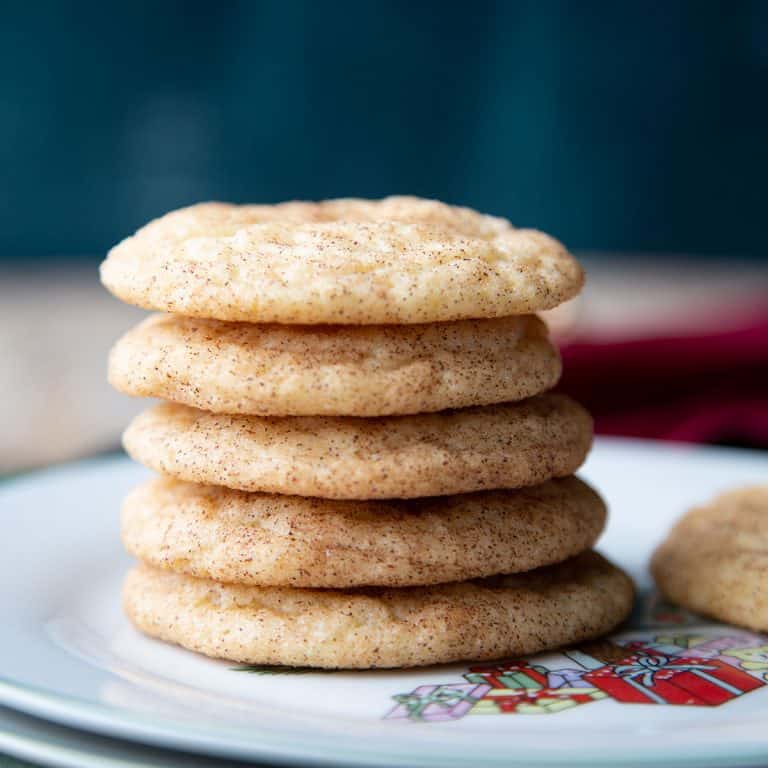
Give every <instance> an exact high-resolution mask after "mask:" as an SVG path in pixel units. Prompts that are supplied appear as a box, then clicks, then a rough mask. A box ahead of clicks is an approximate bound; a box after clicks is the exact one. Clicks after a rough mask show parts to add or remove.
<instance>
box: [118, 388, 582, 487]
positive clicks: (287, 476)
mask: <svg viewBox="0 0 768 768" xmlns="http://www.w3.org/2000/svg"><path fill="white" fill-rule="evenodd" d="M123 442H124V445H125V448H126V450H127V451H128V453H129V454H130V455H131V456H132V457H133V458H134V459H136V460H137V461H140V462H141V463H142V464H145V465H146V466H148V467H151V468H152V469H155V470H157V471H158V472H161V473H163V474H166V475H170V476H172V477H177V478H180V479H182V480H189V481H192V482H196V483H211V484H213V485H223V486H226V487H227V488H237V489H240V490H244V491H267V492H269V493H285V494H297V495H300V496H320V497H323V498H332V499H389V498H415V497H419V496H444V495H447V494H452V493H465V492H468V491H477V490H482V489H490V488H518V487H521V486H526V485H534V484H536V483H540V482H543V481H544V480H549V479H550V478H552V477H563V476H565V475H570V474H572V473H573V472H575V471H576V470H577V469H578V468H579V467H580V466H581V464H582V463H583V461H584V459H585V458H586V455H587V452H588V451H589V448H590V445H591V442H592V419H591V417H590V415H589V413H587V411H586V410H584V408H582V407H581V406H580V405H578V403H576V402H574V401H573V400H571V399H570V398H569V397H567V396H565V395H558V394H545V395H539V396H538V397H534V398H531V399H530V400H524V401H523V402H520V403H504V404H502V405H488V406H484V407H477V408H464V409H462V410H457V411H442V412H440V413H428V414H420V415H414V416H387V417H381V418H376V419H360V418H356V417H345V416H292V417H291V416H289V417H284V418H277V417H264V416H227V415H217V414H212V413H208V412H206V411H199V410H196V409H194V408H188V407H186V406H183V405H173V404H170V403H164V404H161V405H158V406H155V407H154V408H151V409H150V410H148V411H145V412H144V413H142V414H140V415H139V416H137V417H136V418H135V419H134V421H133V423H132V424H131V425H130V426H129V427H128V429H127V431H126V433H125V436H124V439H123Z"/></svg>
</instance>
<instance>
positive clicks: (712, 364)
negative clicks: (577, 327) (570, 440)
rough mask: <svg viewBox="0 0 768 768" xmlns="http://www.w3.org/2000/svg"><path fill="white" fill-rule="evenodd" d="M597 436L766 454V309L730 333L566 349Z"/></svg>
mask: <svg viewBox="0 0 768 768" xmlns="http://www.w3.org/2000/svg"><path fill="white" fill-rule="evenodd" d="M562 352H563V365H564V372H563V379H562V381H561V384H560V386H559V389H560V390H561V391H564V392H567V393H568V394H570V395H573V397H575V398H576V399H577V400H579V401H580V402H581V403H583V404H584V405H585V406H586V407H587V408H589V410H590V411H591V412H592V414H593V416H594V417H595V429H596V431H597V432H598V433H602V434H611V435H629V436H635V437H654V438H660V439H667V440H683V441H690V442H708V443H718V442H720V443H737V444H743V445H751V446H756V447H764V448H768V309H766V312H765V313H763V314H760V315H759V316H757V317H753V318H750V319H748V320H745V321H744V322H742V323H741V324H740V325H739V326H738V327H735V328H733V327H731V328H729V329H728V330H724V331H718V330H712V331H708V332H701V333H699V334H697V335H685V336H672V335H670V336H664V337H657V338H648V339H637V340H632V341H623V342H622V341H618V342H617V341H611V342H595V341H592V342H590V341H588V340H585V341H575V342H572V343H569V344H566V345H565V346H564V347H563V350H562Z"/></svg>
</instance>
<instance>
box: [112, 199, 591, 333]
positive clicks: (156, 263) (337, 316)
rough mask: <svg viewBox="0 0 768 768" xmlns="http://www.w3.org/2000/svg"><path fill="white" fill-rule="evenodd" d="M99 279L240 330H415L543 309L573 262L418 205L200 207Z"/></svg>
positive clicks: (488, 220)
mask: <svg viewBox="0 0 768 768" xmlns="http://www.w3.org/2000/svg"><path fill="white" fill-rule="evenodd" d="M101 279H102V282H103V283H104V285H105V286H106V287H107V288H108V289H109V290H110V291H112V293H114V294H115V295H116V296H118V297H119V298H121V299H123V300H124V301H126V302H128V303H130V304H137V305H139V306H141V307H145V308H147V309H158V310H162V311H166V312H173V313H178V314H182V315H189V316H194V317H206V318H215V319H218V320H240V321H246V322H251V323H269V322H275V323H306V324H318V323H342V324H358V325H359V324H375V323H427V322H436V321H442V320H458V319H462V318H484V317H485V318H487V317H502V316H505V315H519V314H527V313H531V312H538V311H540V310H545V309H551V308H552V307H555V306H557V305H558V304H561V303H562V302H564V301H565V300H567V299H569V298H571V297H572V296H574V295H576V294H577V293H578V292H579V290H580V289H581V286H582V283H583V280H584V277H583V273H582V270H581V267H580V266H579V264H578V263H577V262H576V260H575V259H574V258H573V257H572V256H571V255H570V254H569V253H568V251H566V249H565V248H564V247H563V246H562V245H561V244H560V243H559V242H558V241H557V240H555V239H554V238H552V237H550V236H549V235H546V234H544V233H543V232H538V231H536V230H530V229H515V228H514V227H512V225H511V224H509V222H507V221H505V220H504V219H498V218H494V217H490V216H484V215H482V214H480V213H477V212H475V211H471V210H468V209H462V208H455V207H452V206H448V205H445V204H444V203H439V202H436V201H429V200H420V199H418V198H402V197H401V198H387V199H384V200H380V201H368V200H355V199H347V200H329V201H324V202H320V203H286V204H282V205H275V206H263V205H256V206H236V205H227V204H223V203H203V204H200V205H194V206H191V207H189V208H185V209H182V210H179V211H174V212H172V213H169V214H167V215H165V216H163V217H162V218H160V219H157V220H155V221H153V222H151V223H150V224H148V225H147V226H145V227H143V228H142V229H140V230H139V231H138V232H137V233H136V234H135V235H133V236H132V237H129V238H127V239H125V240H123V241H122V242H121V243H119V244H118V245H117V246H115V247H114V248H113V249H112V250H111V251H110V253H109V255H108V257H107V259H106V260H105V261H104V263H103V264H102V265H101Z"/></svg>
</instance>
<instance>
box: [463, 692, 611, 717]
mask: <svg viewBox="0 0 768 768" xmlns="http://www.w3.org/2000/svg"><path fill="white" fill-rule="evenodd" d="M606 695H607V694H605V693H604V692H603V691H599V690H598V689H597V688H559V689H557V690H551V689H547V688H545V689H542V690H538V691H534V690H530V689H511V690H504V689H502V688H494V689H492V690H490V691H489V692H488V694H487V695H486V697H485V698H484V699H483V700H482V701H480V702H479V703H478V704H477V705H476V706H475V708H474V709H473V710H472V714H473V715H475V714H477V715H491V714H493V715H497V714H517V715H552V714H555V713H557V712H562V711H563V710H566V709H572V708H573V707H576V706H579V705H580V704H587V703H589V702H591V701H596V700H597V699H602V698H605V697H606Z"/></svg>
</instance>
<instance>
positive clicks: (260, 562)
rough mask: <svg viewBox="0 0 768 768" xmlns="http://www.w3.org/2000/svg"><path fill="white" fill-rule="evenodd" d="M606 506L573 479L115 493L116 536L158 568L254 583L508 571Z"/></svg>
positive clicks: (591, 533)
mask: <svg viewBox="0 0 768 768" xmlns="http://www.w3.org/2000/svg"><path fill="white" fill-rule="evenodd" d="M605 516H606V512H605V506H604V504H603V502H602V500H601V499H600V497H599V496H598V494H597V493H595V492H594V491H593V490H592V489H591V488H590V487H589V486H588V485H586V484H585V483H583V482H581V481H580V480H577V479H576V478H575V477H569V478H564V479H561V480H551V481H550V482H548V483H543V484H542V485H538V486H535V487H533V488H526V489H522V490H518V491H485V492H482V493H470V494H462V495H459V496H446V497H441V498H431V499H414V500H409V501H402V500H401V501H338V500H329V499H312V498H303V497H301V496H280V495H274V494H264V493H243V492H242V491H231V490H228V489H226V488H220V487H217V486H207V485H196V484H192V483H182V482H179V481H175V480H170V479H167V478H158V479H157V480H154V481H152V482H150V483H147V484H145V485H142V486H139V487H138V488H136V489H135V490H134V491H133V492H132V493H131V494H130V495H129V496H128V497H127V499H126V500H125V503H124V505H123V513H122V536H123V542H124V543H125V545H126V548H127V549H128V551H129V552H131V554H133V555H135V556H136V557H138V558H139V559H140V560H144V561H146V562H148V563H152V564H153V565H156V566H158V567H161V568H164V569H167V570H173V571H177V572H180V573H185V574H189V575H192V576H199V577H209V578H213V579H216V580H218V581H224V582H234V583H241V584H254V585H262V586H294V587H352V586H363V585H380V586H381V585H384V586H408V585H415V584H419V585H423V584H436V583H440V582H444V581H459V580H463V579H470V578H476V577H479V576H489V575H491V574H494V573H513V572H517V571H524V570H529V569H531V568H537V567H539V566H542V565H549V564H551V563H555V562H558V561H560V560H564V559H566V558H568V557H571V556H572V555H575V554H577V553H579V552H582V551H583V550H585V549H587V548H589V547H590V546H592V544H594V542H595V541H596V540H597V537H598V536H599V535H600V532H601V531H602V529H603V525H604V524H605Z"/></svg>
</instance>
